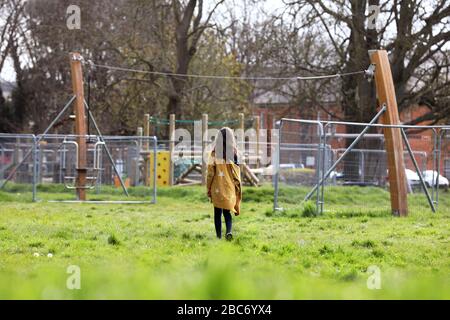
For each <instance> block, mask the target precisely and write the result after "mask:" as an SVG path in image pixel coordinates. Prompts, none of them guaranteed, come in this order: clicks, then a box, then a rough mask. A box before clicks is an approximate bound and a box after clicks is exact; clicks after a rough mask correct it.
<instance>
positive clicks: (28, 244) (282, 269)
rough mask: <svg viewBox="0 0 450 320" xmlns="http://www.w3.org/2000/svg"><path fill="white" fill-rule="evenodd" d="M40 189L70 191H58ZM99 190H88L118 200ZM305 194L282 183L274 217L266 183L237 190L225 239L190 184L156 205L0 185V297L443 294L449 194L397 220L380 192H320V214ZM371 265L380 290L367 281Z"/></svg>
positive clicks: (420, 201) (415, 203)
mask: <svg viewBox="0 0 450 320" xmlns="http://www.w3.org/2000/svg"><path fill="white" fill-rule="evenodd" d="M39 191H40V192H39V196H40V197H41V198H42V199H43V200H49V199H70V198H73V194H71V193H67V192H65V191H64V189H63V188H62V187H61V186H51V187H49V186H40V188H39ZM106 191H108V192H109V193H110V195H109V196H99V195H95V194H92V195H90V197H91V198H99V199H106V198H107V197H110V198H113V199H119V198H120V197H121V196H120V190H114V189H109V188H106ZM146 192H147V190H145V189H143V188H132V189H130V196H131V198H132V199H142V196H143V195H144V194H145V193H146ZM306 192H307V190H306V189H302V188H282V190H281V192H280V204H282V205H283V207H285V208H286V210H284V211H281V212H279V211H277V212H272V205H273V204H272V198H273V190H272V189H271V188H270V187H268V186H266V187H261V188H245V189H244V200H245V201H244V203H243V206H242V215H241V216H239V217H235V218H234V235H235V238H234V240H233V241H232V242H230V243H228V242H226V241H219V240H217V239H215V237H214V226H213V221H212V219H213V217H212V208H211V204H209V203H208V202H207V199H206V196H205V195H204V191H203V188H200V187H175V188H163V189H159V190H158V194H159V196H158V203H157V204H156V205H108V204H97V205H94V204H61V203H48V202H46V201H42V202H38V203H32V202H30V198H31V195H30V190H29V189H27V187H26V186H20V185H9V186H8V189H7V192H0V299H12V298H18V299H31V298H37V299H56V298H62V299H102V298H134V299H220V298H223V299H317V298H327V299H341V298H350V299H381V298H387V299H430V298H437V299H449V298H450V290H449V289H448V288H449V287H450V278H449V274H450V250H449V248H450V240H449V239H450V224H449V221H450V195H449V194H447V193H443V194H441V195H440V207H439V208H440V209H439V212H438V213H437V214H432V213H431V212H430V210H429V208H428V207H427V203H426V201H425V199H424V197H423V195H413V196H410V198H409V206H410V215H409V217H407V218H396V217H392V216H391V215H390V213H389V194H388V193H387V192H386V191H383V190H380V189H376V188H359V187H341V188H337V187H329V188H327V191H326V206H325V209H326V211H325V214H324V215H322V216H316V215H315V207H314V206H311V204H307V205H305V206H298V203H299V202H300V200H301V198H302V196H303V195H304V194H305V193H306ZM49 253H51V254H52V257H48V256H47V255H48V254H49ZM36 254H39V256H36ZM70 265H77V266H79V267H80V270H81V289H80V290H69V289H67V287H66V281H67V278H68V277H69V276H70V275H69V274H67V268H68V266H70ZM372 265H376V266H378V267H379V268H380V270H381V281H382V282H381V285H382V288H381V289H380V290H369V289H368V288H367V285H366V282H367V279H368V277H369V274H368V273H367V269H368V267H369V266H372Z"/></svg>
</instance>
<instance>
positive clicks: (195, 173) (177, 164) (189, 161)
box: [143, 113, 261, 186]
mask: <svg viewBox="0 0 450 320" xmlns="http://www.w3.org/2000/svg"><path fill="white" fill-rule="evenodd" d="M208 119H209V117H208V115H207V114H203V115H202V119H201V120H177V119H176V118H175V115H174V114H171V115H170V116H169V119H158V118H154V117H150V115H149V114H145V115H144V128H143V132H144V133H145V134H146V135H149V134H150V130H151V126H153V128H154V132H155V134H157V132H158V127H159V126H161V125H162V126H169V137H170V139H169V141H166V142H167V150H166V151H158V160H157V161H158V165H157V177H158V185H159V186H166V185H169V186H173V185H192V184H202V185H205V184H206V174H207V166H206V165H204V164H205V163H206V162H207V160H208V157H209V151H210V149H211V147H212V143H213V140H214V139H213V138H214V137H213V136H212V137H208V129H209V128H210V126H216V127H217V126H218V127H223V126H230V127H232V126H233V125H235V126H236V125H237V126H236V128H235V129H236V131H237V132H239V134H237V135H236V136H237V144H238V150H239V153H240V154H241V155H242V156H241V157H240V162H241V163H240V166H241V173H242V178H243V180H244V182H246V183H247V184H249V185H252V186H258V184H259V183H260V180H259V178H258V177H257V176H256V175H255V174H254V173H253V169H251V168H250V166H249V164H248V162H249V160H250V159H251V160H252V161H253V163H255V164H256V168H258V167H259V163H260V156H259V154H260V149H261V144H260V141H259V136H260V133H259V130H260V129H259V127H260V124H259V123H260V120H259V117H258V116H256V117H255V119H254V122H255V126H256V130H255V134H256V155H250V154H248V153H246V152H245V150H246V142H245V140H244V134H243V132H244V131H245V118H244V114H243V113H239V114H238V120H228V121H209V120H208ZM177 125H184V126H186V125H190V126H194V128H195V127H197V129H198V133H199V134H197V135H196V134H195V129H194V134H193V135H191V137H192V136H193V140H192V145H185V144H180V145H178V146H177V145H176V144H177V143H178V142H180V141H179V140H180V137H177V136H176V128H177ZM159 141H160V142H165V141H162V140H159ZM151 163H152V162H151V161H150V160H146V165H145V167H147V166H148V165H150V166H151ZM146 172H150V173H152V171H151V170H147V171H146Z"/></svg>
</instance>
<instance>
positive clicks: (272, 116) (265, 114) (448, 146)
mask: <svg viewBox="0 0 450 320" xmlns="http://www.w3.org/2000/svg"><path fill="white" fill-rule="evenodd" d="M326 108H327V110H328V111H329V112H330V113H332V114H335V115H337V116H338V117H341V118H342V112H341V111H340V108H339V106H337V105H330V106H327V107H326ZM428 111H429V109H428V108H427V107H426V106H413V107H411V108H409V109H408V110H406V111H404V112H402V113H401V114H400V120H401V121H402V122H408V121H410V120H413V119H416V118H418V117H420V116H422V115H424V114H425V113H427V112H428ZM253 115H259V116H261V123H262V128H263V129H269V130H271V129H273V125H274V122H275V121H278V120H280V119H281V118H292V119H309V120H317V119H318V118H320V119H321V120H328V119H330V118H331V117H330V116H329V115H328V114H327V113H326V112H325V111H323V110H318V109H317V108H315V109H313V108H300V107H289V106H286V105H270V106H255V107H254V108H253ZM333 120H335V119H333ZM421 124H423V125H425V124H427V123H421ZM293 129H294V128H293ZM336 131H337V132H339V133H345V129H344V128H343V127H342V126H338V127H337V130H336ZM408 137H409V141H410V144H411V147H412V149H413V150H414V151H424V152H426V153H427V160H426V167H427V169H428V170H431V169H432V168H433V154H432V152H433V146H434V138H433V132H432V131H431V130H426V131H420V132H415V133H409V134H408ZM285 142H289V141H285ZM292 142H295V141H292ZM344 146H345V140H341V141H340V142H337V140H336V141H335V142H332V147H333V148H343V147H344ZM442 150H443V152H442V155H441V159H440V162H441V172H443V173H445V172H444V166H445V160H446V159H447V158H448V159H449V161H448V162H449V163H450V137H449V139H443V141H442ZM417 160H418V161H420V159H419V158H417ZM407 167H408V168H410V169H413V167H412V162H411V161H407ZM449 171H450V170H449ZM449 174H450V172H448V173H447V175H449Z"/></svg>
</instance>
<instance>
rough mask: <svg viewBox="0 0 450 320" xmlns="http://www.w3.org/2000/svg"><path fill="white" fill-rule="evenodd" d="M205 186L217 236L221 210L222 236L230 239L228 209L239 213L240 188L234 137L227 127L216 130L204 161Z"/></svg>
mask: <svg viewBox="0 0 450 320" xmlns="http://www.w3.org/2000/svg"><path fill="white" fill-rule="evenodd" d="M206 188H207V193H208V197H209V198H210V199H211V201H212V203H213V205H214V224H215V227H216V234H217V238H219V239H220V238H222V213H223V216H224V217H225V225H226V235H225V238H226V239H227V240H231V239H233V235H232V233H231V224H232V218H231V214H230V211H232V212H233V213H234V214H235V215H236V216H238V215H239V213H240V204H241V199H242V190H241V172H240V168H239V165H238V155H237V147H236V141H235V139H234V135H233V131H232V130H231V129H230V128H227V127H225V128H222V129H220V131H219V132H218V134H217V137H216V141H215V146H214V149H213V151H212V153H211V157H210V159H209V163H208V178H207V183H206Z"/></svg>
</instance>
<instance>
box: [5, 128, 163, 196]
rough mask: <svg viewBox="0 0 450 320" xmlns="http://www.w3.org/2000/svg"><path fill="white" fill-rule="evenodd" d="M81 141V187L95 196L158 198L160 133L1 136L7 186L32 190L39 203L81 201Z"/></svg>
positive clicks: (20, 189)
mask: <svg viewBox="0 0 450 320" xmlns="http://www.w3.org/2000/svg"><path fill="white" fill-rule="evenodd" d="M79 139H84V141H86V167H85V168H83V169H84V170H86V176H87V177H86V184H85V185H83V186H81V187H82V188H83V189H86V190H87V191H88V199H89V200H91V201H124V202H133V201H136V202H137V201H139V202H156V174H157V170H156V165H157V161H156V151H157V140H156V138H155V137H142V136H103V137H100V136H94V135H92V136H75V135H50V134H47V135H38V136H34V135H13V134H0V187H1V190H2V191H3V192H16V193H17V192H18V191H20V192H23V193H25V194H26V193H27V192H29V191H31V192H32V199H33V200H34V201H35V200H39V199H40V195H42V197H44V198H45V197H47V198H48V199H47V200H65V201H69V200H76V199H75V190H76V189H77V188H79V187H80V186H79V185H77V172H78V169H80V168H78V162H77V159H78V154H79V152H80V150H79V144H78V142H79ZM151 165H152V166H154V168H151V167H150V166H151ZM42 191H45V195H44V193H43V192H42ZM41 199H42V198H41Z"/></svg>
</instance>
